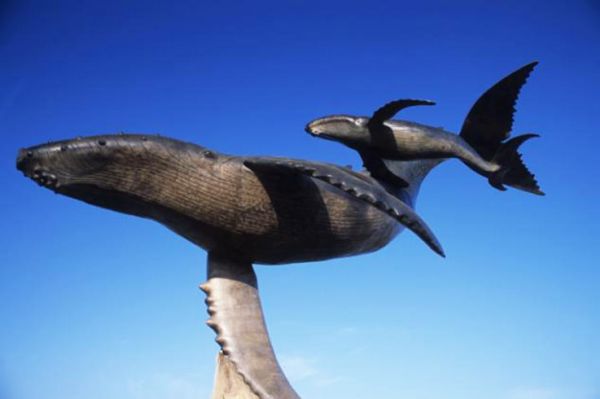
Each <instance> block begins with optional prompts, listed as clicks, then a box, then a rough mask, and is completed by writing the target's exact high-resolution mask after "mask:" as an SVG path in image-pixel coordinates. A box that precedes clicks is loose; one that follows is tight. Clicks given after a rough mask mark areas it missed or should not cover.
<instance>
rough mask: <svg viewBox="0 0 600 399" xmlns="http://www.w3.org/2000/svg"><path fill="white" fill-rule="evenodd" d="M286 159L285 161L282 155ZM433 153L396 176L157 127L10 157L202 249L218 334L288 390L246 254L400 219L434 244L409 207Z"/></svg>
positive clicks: (344, 237)
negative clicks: (238, 147)
mask: <svg viewBox="0 0 600 399" xmlns="http://www.w3.org/2000/svg"><path fill="white" fill-rule="evenodd" d="M286 162H287V163H289V162H291V165H292V168H288V167H281V165H282V164H283V165H284V166H285V164H286ZM438 162H439V161H435V162H430V161H423V162H422V163H413V164H407V167H406V175H407V176H412V178H411V179H412V180H411V185H410V186H409V187H407V188H397V187H391V186H383V185H380V184H379V183H378V182H377V181H375V180H374V179H373V178H371V177H369V176H368V175H363V174H358V173H355V172H352V171H349V170H346V169H344V168H340V167H337V166H334V165H329V164H324V163H315V162H307V161H301V160H296V161H293V160H289V159H276V158H264V157H232V156H226V155H222V154H218V153H215V152H213V151H210V150H208V149H206V148H203V147H200V146H197V145H194V144H188V143H183V142H181V141H177V140H172V139H168V138H164V137H158V136H145V135H104V136H95V137H87V138H80V139H75V140H67V141H60V142H54V143H48V144H44V145H40V146H35V147H31V148H28V149H23V150H21V151H20V152H19V155H18V157H17V168H18V169H19V170H21V171H22V172H23V173H24V174H25V175H26V176H28V177H30V178H32V179H33V180H34V181H36V182H37V183H39V184H40V185H42V186H45V187H47V188H49V189H51V190H53V191H55V192H57V193H60V194H64V195H67V196H70V197H73V198H76V199H79V200H82V201H85V202H88V203H90V204H93V205H97V206H101V207H104V208H108V209H112V210H115V211H119V212H124V213H128V214H132V215H136V216H141V217H145V218H149V219H153V220H155V221H157V222H159V223H162V224H163V225H165V226H167V227H168V228H170V229H171V230H173V231H175V232H176V233H178V234H180V235H182V236H183V237H185V238H187V239H188V240H190V241H191V242H193V243H195V244H196V245H198V246H200V247H202V248H204V249H206V250H207V251H208V252H209V262H208V263H209V264H208V273H209V278H208V282H207V283H206V285H203V289H204V290H205V292H206V293H207V295H208V298H207V303H208V306H209V313H210V315H211V317H210V319H209V325H210V326H211V327H212V328H213V329H215V330H216V331H217V334H218V336H217V341H218V343H219V344H220V345H221V347H222V348H223V351H224V352H225V353H226V354H227V355H228V356H229V357H230V359H231V360H232V361H233V362H234V363H235V364H236V366H237V367H238V369H239V372H240V374H241V375H242V376H243V377H244V379H245V380H246V382H247V383H248V384H249V386H250V387H251V388H252V389H253V390H254V391H255V392H256V393H257V394H258V395H259V396H260V397H261V398H295V397H297V395H296V393H295V392H294V391H293V389H292V388H291V386H290V385H289V383H288V382H287V379H286V378H285V375H284V374H283V373H282V371H281V368H280V367H279V365H278V364H277V360H276V358H275V355H274V353H273V350H272V348H271V345H270V341H269V337H268V334H267V330H266V327H265V324H264V318H263V315H262V310H261V308H260V302H259V297H258V293H257V289H256V280H255V276H254V273H253V271H252V268H251V264H252V263H264V264H280V263H291V262H304V261H312V260H322V259H329V258H334V257H340V256H350V255H355V254H360V253H365V252H370V251H374V250H377V249H379V248H381V247H382V246H384V245H385V244H387V243H388V242H389V241H390V240H391V239H393V238H394V237H395V236H396V235H397V234H398V232H399V231H400V230H401V229H402V227H403V226H402V224H404V225H406V226H408V227H409V228H411V229H412V230H413V231H415V232H417V234H419V235H420V236H421V237H422V238H423V239H424V240H425V241H426V242H427V243H428V244H429V245H430V246H432V248H434V249H436V248H439V244H438V243H437V241H436V240H435V237H433V234H431V233H430V231H429V230H428V229H427V226H426V225H425V224H424V222H422V221H421V220H420V219H419V218H418V216H416V214H415V213H414V212H413V211H412V209H411V208H412V206H413V205H414V201H415V198H416V195H417V192H418V187H419V184H420V182H421V180H422V179H423V177H424V176H425V175H426V174H427V172H428V171H429V170H430V169H431V168H432V167H433V166H435V165H436V164H437V163H438ZM245 163H246V165H250V166H254V167H253V168H252V169H250V168H249V167H247V166H246V165H245ZM257 165H258V166H259V167H256V166H257ZM390 216H392V217H390ZM398 221H399V222H400V223H398ZM439 251H441V249H439ZM439 251H438V252H439Z"/></svg>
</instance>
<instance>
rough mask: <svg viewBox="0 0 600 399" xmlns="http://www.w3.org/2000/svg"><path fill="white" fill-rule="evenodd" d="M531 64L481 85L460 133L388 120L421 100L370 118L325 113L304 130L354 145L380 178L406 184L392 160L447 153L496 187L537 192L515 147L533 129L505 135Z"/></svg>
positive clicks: (388, 108) (391, 105) (398, 102)
mask: <svg viewBox="0 0 600 399" xmlns="http://www.w3.org/2000/svg"><path fill="white" fill-rule="evenodd" d="M536 65H537V62H533V63H531V64H528V65H525V66H524V67H522V68H521V69H519V70H517V71H515V72H513V73H512V74H510V75H508V76H507V77H505V78H504V79H502V80H501V81H500V82H498V83H497V84H496V85H494V86H493V87H492V88H490V89H489V90H488V91H486V92H485V93H484V94H483V95H482V96H481V97H480V98H479V100H477V102H476V103H475V105H473V108H472V109H471V111H470V112H469V114H468V115H467V118H466V120H465V122H464V124H463V127H462V129H461V131H460V135H456V134H453V133H450V132H446V131H444V130H443V129H441V128H433V127H430V126H426V125H421V124H418V123H414V122H408V121H395V120H391V118H392V117H393V116H394V115H395V114H396V113H398V112H399V111H400V110H402V109H404V108H406V107H410V106H415V105H434V104H435V103H434V102H432V101H427V100H396V101H392V102H390V103H388V104H386V105H384V106H383V107H381V108H379V109H378V110H377V111H375V112H374V113H373V115H372V116H371V117H370V118H367V117H358V116H351V115H332V116H327V117H324V118H319V119H316V120H314V121H312V122H311V123H309V124H308V125H307V126H306V130H307V132H309V133H310V134H312V135H314V136H317V137H320V138H325V139H329V140H335V141H339V142H341V143H343V144H345V145H346V146H348V147H350V148H353V149H355V150H357V151H358V152H359V154H360V155H361V157H362V159H363V162H364V165H365V167H366V168H367V169H368V170H369V171H370V172H371V174H372V175H373V176H374V177H377V178H379V179H381V180H384V181H390V182H394V183H397V184H401V185H407V184H408V182H407V181H406V180H404V179H403V177H402V175H401V173H398V171H397V170H396V169H397V166H396V163H395V162H394V161H397V160H402V161H406V160H412V159H441V158H450V157H453V158H459V159H460V160H462V161H463V162H464V163H465V164H466V165H467V166H469V167H470V168H471V169H473V170H474V171H476V172H477V173H479V174H481V175H484V176H486V177H487V178H488V180H489V182H490V184H491V185H492V186H494V187H496V188H498V189H500V190H505V187H504V185H508V186H511V187H515V188H518V189H521V190H525V191H528V192H531V193H533V194H539V195H542V194H543V193H542V191H541V190H540V188H539V186H538V184H537V182H536V181H535V177H534V175H533V174H532V173H531V172H529V171H528V170H527V168H526V167H525V164H524V163H523V161H522V160H521V156H520V154H519V153H518V152H517V149H518V148H519V146H520V145H521V144H523V143H524V142H525V141H527V140H529V139H531V138H533V137H538V135H536V134H524V135H521V136H517V137H514V138H512V139H509V140H507V141H505V140H506V139H508V138H509V136H510V131H511V128H512V123H513V113H514V105H515V102H516V100H517V96H518V94H519V90H520V89H521V86H522V85H523V84H524V83H525V80H526V79H527V77H528V76H529V74H530V73H531V71H532V70H533V68H534V67H535V66H536Z"/></svg>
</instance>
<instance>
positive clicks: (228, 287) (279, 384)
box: [200, 252, 300, 399]
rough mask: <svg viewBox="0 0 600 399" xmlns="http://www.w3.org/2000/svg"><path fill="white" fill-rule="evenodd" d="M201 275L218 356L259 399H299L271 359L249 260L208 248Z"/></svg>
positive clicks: (271, 351)
mask: <svg viewBox="0 0 600 399" xmlns="http://www.w3.org/2000/svg"><path fill="white" fill-rule="evenodd" d="M207 274H208V281H207V282H206V283H204V284H202V285H201V286H200V289H202V291H204V292H205V293H206V305H207V306H208V313H209V315H210V319H209V320H208V321H207V324H208V326H209V327H211V328H212V329H213V330H215V332H216V333H217V343H218V344H219V345H220V346H221V348H222V350H223V354H224V355H225V356H227V357H228V358H229V359H230V360H231V361H232V362H233V364H234V365H235V367H236V369H237V371H238V372H239V374H240V375H241V376H242V378H243V379H244V381H245V382H246V384H247V385H248V386H249V387H250V388H251V389H252V391H253V392H254V393H256V395H257V396H258V397H259V398H260V399H300V397H299V396H298V394H297V393H296V392H295V391H294V389H293V388H292V386H291V385H290V383H289V382H288V380H287V378H286V377H285V374H283V371H282V370H281V367H280V366H279V363H277V359H276V358H275V352H274V351H273V347H272V346H271V341H270V339H269V334H268V332H267V327H266V324H265V320H264V317H263V312H262V308H261V304H260V298H259V296H258V286H257V282H256V275H255V274H254V270H253V269H252V265H251V264H250V262H247V261H240V260H237V259H233V258H231V257H229V256H227V255H223V254H220V253H215V252H209V253H208V267H207Z"/></svg>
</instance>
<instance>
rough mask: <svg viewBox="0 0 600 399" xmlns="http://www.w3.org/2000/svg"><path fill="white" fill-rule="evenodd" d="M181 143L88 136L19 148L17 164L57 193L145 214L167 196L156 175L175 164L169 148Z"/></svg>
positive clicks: (163, 175) (155, 138)
mask: <svg viewBox="0 0 600 399" xmlns="http://www.w3.org/2000/svg"><path fill="white" fill-rule="evenodd" d="M185 145H186V144H185V143H181V142H177V141H174V140H166V139H164V138H162V137H158V136H145V135H134V134H121V135H102V136H92V137H85V138H77V139H73V140H63V141H56V142H50V143H46V144H41V145H37V146H33V147H29V148H23V149H21V150H19V152H18V154H17V161H16V166H17V169H18V170H20V171H21V172H22V173H23V174H24V175H25V176H26V177H29V178H30V179H32V180H33V181H35V182H36V183H38V184H39V185H40V186H43V187H45V188H48V189H50V190H52V191H54V192H56V193H58V194H62V195H66V196H68V197H72V198H75V199H78V200H81V201H84V202H87V203H90V204H92V205H97V206H100V207H103V208H108V209H112V210H116V211H119V212H125V213H129V214H134V215H138V216H145V217H149V216H151V215H150V213H151V212H153V210H152V207H153V206H154V205H164V204H163V203H164V199H163V198H165V197H167V196H165V195H162V193H161V184H160V180H165V179H167V178H168V173H169V171H170V170H172V168H173V167H174V166H176V165H177V162H178V160H177V158H175V157H173V153H174V152H175V150H176V149H175V148H173V147H176V146H185ZM186 150H187V151H190V152H192V150H193V149H186ZM198 152H200V151H198Z"/></svg>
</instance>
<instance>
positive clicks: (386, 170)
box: [359, 151, 408, 188]
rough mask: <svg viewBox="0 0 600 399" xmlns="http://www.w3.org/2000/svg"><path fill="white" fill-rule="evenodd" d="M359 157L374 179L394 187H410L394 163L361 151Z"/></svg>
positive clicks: (369, 152)
mask: <svg viewBox="0 0 600 399" xmlns="http://www.w3.org/2000/svg"><path fill="white" fill-rule="evenodd" d="M359 155H360V158H361V159H362V161H363V166H364V167H365V168H366V169H367V170H368V171H369V173H371V176H373V177H374V178H376V179H379V180H381V181H384V182H386V183H389V184H392V185H394V186H398V187H403V188H404V187H408V182H407V181H406V180H404V179H403V178H402V177H401V176H400V175H399V173H398V171H397V170H396V169H395V167H394V165H395V164H394V163H387V162H386V160H384V159H382V158H380V157H378V156H377V155H376V154H373V153H372V152H371V151H359Z"/></svg>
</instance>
